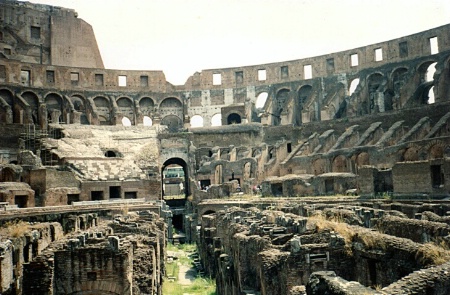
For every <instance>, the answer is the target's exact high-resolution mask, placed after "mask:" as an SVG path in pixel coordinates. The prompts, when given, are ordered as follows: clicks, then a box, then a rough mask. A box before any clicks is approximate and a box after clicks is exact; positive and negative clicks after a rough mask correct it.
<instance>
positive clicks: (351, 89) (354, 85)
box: [348, 78, 360, 96]
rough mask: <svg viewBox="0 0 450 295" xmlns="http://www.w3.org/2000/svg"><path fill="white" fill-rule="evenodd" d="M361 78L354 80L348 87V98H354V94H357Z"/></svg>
mask: <svg viewBox="0 0 450 295" xmlns="http://www.w3.org/2000/svg"><path fill="white" fill-rule="evenodd" d="M359 81H360V79H359V78H354V79H352V80H351V82H350V86H349V87H348V96H352V94H353V93H354V92H355V90H356V88H357V87H358V85H359Z"/></svg>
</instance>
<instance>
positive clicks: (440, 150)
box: [428, 142, 445, 160]
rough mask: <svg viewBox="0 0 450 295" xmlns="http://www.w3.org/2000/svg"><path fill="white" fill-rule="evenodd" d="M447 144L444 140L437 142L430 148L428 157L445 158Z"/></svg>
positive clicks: (430, 158)
mask: <svg viewBox="0 0 450 295" xmlns="http://www.w3.org/2000/svg"><path fill="white" fill-rule="evenodd" d="M444 151H445V145H444V143H442V142H435V143H434V144H433V145H431V146H430V147H429V149H428V159H429V160H432V159H440V158H444Z"/></svg>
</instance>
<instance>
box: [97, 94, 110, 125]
mask: <svg viewBox="0 0 450 295" xmlns="http://www.w3.org/2000/svg"><path fill="white" fill-rule="evenodd" d="M94 104H95V106H96V108H97V115H98V118H99V123H100V125H111V121H110V120H111V118H110V117H111V110H110V103H109V100H108V99H107V98H105V97H102V96H97V97H96V98H94Z"/></svg>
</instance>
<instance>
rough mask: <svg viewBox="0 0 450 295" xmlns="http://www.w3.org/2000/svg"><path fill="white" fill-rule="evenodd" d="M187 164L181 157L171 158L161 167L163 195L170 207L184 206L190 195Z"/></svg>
mask: <svg viewBox="0 0 450 295" xmlns="http://www.w3.org/2000/svg"><path fill="white" fill-rule="evenodd" d="M187 169H188V168H187V164H186V162H185V161H184V160H183V159H181V158H170V159H169V160H167V161H165V162H164V164H163V166H162V168H161V175H162V177H161V179H162V183H161V187H162V197H163V199H164V200H165V201H166V202H167V204H168V205H169V206H170V207H180V206H184V203H185V201H186V198H187V196H188V195H189V177H188V171H187Z"/></svg>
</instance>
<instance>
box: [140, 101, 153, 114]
mask: <svg viewBox="0 0 450 295" xmlns="http://www.w3.org/2000/svg"><path fill="white" fill-rule="evenodd" d="M154 109H155V102H154V101H153V99H151V98H150V97H148V96H144V97H142V98H141V99H139V110H140V111H141V114H143V115H147V116H149V115H150V114H151V113H152V112H153V111H154Z"/></svg>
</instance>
